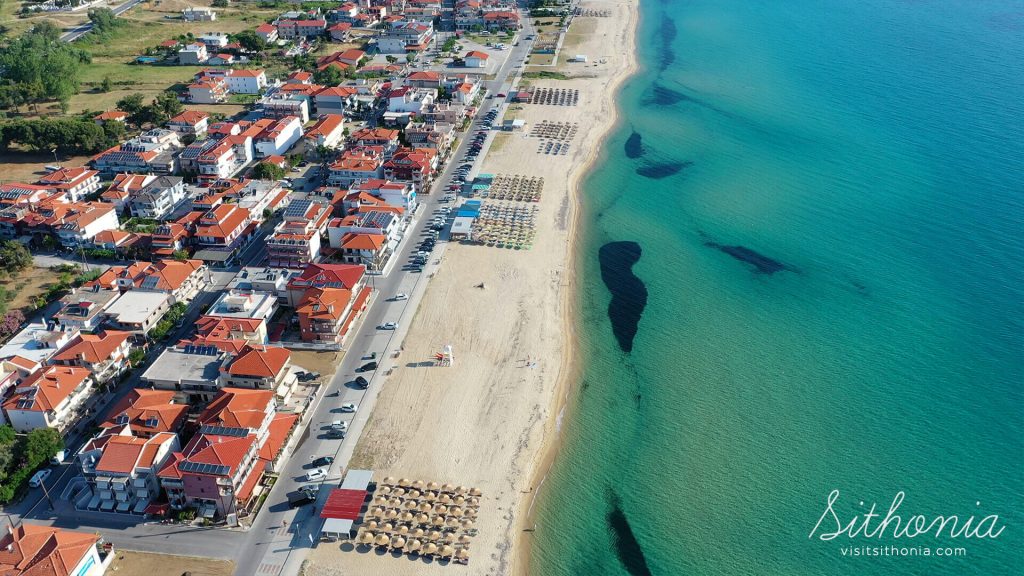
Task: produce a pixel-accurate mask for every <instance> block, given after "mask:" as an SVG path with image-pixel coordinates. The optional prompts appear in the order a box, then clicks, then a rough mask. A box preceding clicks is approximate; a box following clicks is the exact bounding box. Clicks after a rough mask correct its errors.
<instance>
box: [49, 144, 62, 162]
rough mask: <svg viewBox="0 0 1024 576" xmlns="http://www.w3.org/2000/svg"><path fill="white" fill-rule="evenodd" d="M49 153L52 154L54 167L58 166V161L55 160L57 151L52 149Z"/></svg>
mask: <svg viewBox="0 0 1024 576" xmlns="http://www.w3.org/2000/svg"><path fill="white" fill-rule="evenodd" d="M50 152H53V164H54V165H55V166H56V165H59V164H60V160H58V159H57V149H56V148H54V149H53V150H50Z"/></svg>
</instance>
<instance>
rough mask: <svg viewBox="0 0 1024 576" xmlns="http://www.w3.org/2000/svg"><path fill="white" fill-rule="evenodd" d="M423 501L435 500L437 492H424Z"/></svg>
mask: <svg viewBox="0 0 1024 576" xmlns="http://www.w3.org/2000/svg"><path fill="white" fill-rule="evenodd" d="M423 499H424V500H427V501H429V502H433V501H434V500H437V492H426V493H424V494H423Z"/></svg>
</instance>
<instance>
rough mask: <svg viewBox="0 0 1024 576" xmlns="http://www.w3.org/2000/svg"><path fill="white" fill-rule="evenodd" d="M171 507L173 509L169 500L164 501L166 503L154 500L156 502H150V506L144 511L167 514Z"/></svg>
mask: <svg viewBox="0 0 1024 576" xmlns="http://www.w3.org/2000/svg"><path fill="white" fill-rule="evenodd" d="M170 509H171V505H170V504H168V503H167V502H164V503H156V502H154V503H152V504H150V505H149V506H146V509H145V510H143V512H144V513H146V514H154V515H160V514H166V513H167V511H168V510H170Z"/></svg>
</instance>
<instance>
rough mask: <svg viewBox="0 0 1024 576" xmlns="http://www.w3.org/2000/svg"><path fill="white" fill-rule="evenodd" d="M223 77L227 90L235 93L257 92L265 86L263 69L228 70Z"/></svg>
mask: <svg viewBox="0 0 1024 576" xmlns="http://www.w3.org/2000/svg"><path fill="white" fill-rule="evenodd" d="M224 79H225V80H227V83H228V90H230V91H231V92H234V93H235V94H259V93H260V90H263V89H264V88H266V87H267V75H266V73H264V72H263V70H228V71H227V74H226V75H225V76H224Z"/></svg>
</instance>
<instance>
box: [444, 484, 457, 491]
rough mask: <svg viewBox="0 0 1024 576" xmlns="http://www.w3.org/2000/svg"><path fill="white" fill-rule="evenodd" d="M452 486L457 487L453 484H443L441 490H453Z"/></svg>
mask: <svg viewBox="0 0 1024 576" xmlns="http://www.w3.org/2000/svg"><path fill="white" fill-rule="evenodd" d="M452 488H455V487H454V486H452V485H451V484H441V492H451V491H452Z"/></svg>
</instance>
